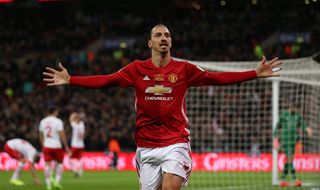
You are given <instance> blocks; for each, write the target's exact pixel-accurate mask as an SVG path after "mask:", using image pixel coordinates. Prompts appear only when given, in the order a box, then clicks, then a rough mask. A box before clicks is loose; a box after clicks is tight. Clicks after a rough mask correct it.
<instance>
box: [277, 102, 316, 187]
mask: <svg viewBox="0 0 320 190" xmlns="http://www.w3.org/2000/svg"><path fill="white" fill-rule="evenodd" d="M304 132H307V134H308V135H309V136H311V135H312V129H311V128H310V127H307V124H306V122H305V121H304V119H303V117H302V115H301V114H300V113H299V111H298V109H297V107H296V106H295V105H293V104H290V105H289V109H288V110H286V111H283V112H282V113H281V114H280V117H279V122H278V124H277V128H276V129H275V131H274V133H273V136H274V140H273V147H274V148H275V149H281V151H282V152H283V153H284V154H285V155H286V161H285V165H284V169H283V171H282V175H281V182H280V186H282V187H287V186H289V183H288V182H287V181H286V177H287V175H288V173H289V172H290V173H291V176H292V179H293V180H295V185H296V186H301V181H300V180H299V179H297V177H296V174H295V169H294V166H293V158H294V154H295V145H296V142H297V141H299V140H300V139H301V138H302V135H303V133H304ZM279 137H280V139H279Z"/></svg>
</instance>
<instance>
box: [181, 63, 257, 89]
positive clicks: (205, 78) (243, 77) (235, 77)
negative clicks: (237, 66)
mask: <svg viewBox="0 0 320 190" xmlns="http://www.w3.org/2000/svg"><path fill="white" fill-rule="evenodd" d="M187 76H190V78H189V79H188V82H189V85H190V86H204V85H228V84H235V83H240V82H244V81H248V80H252V79H255V78H257V74H256V72H255V70H250V71H243V72H208V71H205V70H203V69H201V68H200V67H198V66H196V65H193V64H191V63H188V64H187Z"/></svg>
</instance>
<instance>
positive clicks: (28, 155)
mask: <svg viewBox="0 0 320 190" xmlns="http://www.w3.org/2000/svg"><path fill="white" fill-rule="evenodd" d="M4 151H5V152H7V153H8V154H9V156H10V157H11V158H13V159H16V160H18V167H17V168H16V169H15V171H14V172H13V175H12V177H11V180H10V184H12V185H16V186H22V185H24V182H23V181H21V180H20V179H19V178H20V173H21V170H22V169H23V167H24V165H25V163H26V161H29V162H30V166H31V174H32V177H33V180H34V183H35V184H39V183H40V180H39V178H38V177H37V174H36V168H35V164H36V163H38V162H39V160H40V154H39V153H38V152H37V150H36V149H35V148H34V147H33V146H32V145H31V143H29V142H28V141H26V140H24V139H19V138H14V139H11V140H8V141H7V142H6V144H5V145H4Z"/></svg>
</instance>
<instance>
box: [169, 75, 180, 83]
mask: <svg viewBox="0 0 320 190" xmlns="http://www.w3.org/2000/svg"><path fill="white" fill-rule="evenodd" d="M168 80H169V81H170V82H171V83H175V82H177V80H178V76H177V75H176V74H174V73H171V74H170V75H169V76H168Z"/></svg>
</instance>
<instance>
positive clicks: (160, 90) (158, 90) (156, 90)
mask: <svg viewBox="0 0 320 190" xmlns="http://www.w3.org/2000/svg"><path fill="white" fill-rule="evenodd" d="M171 92H172V88H170V87H165V86H163V85H154V86H153V87H148V88H147V89H146V93H153V94H154V95H157V96H158V95H163V94H164V93H171Z"/></svg>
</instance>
